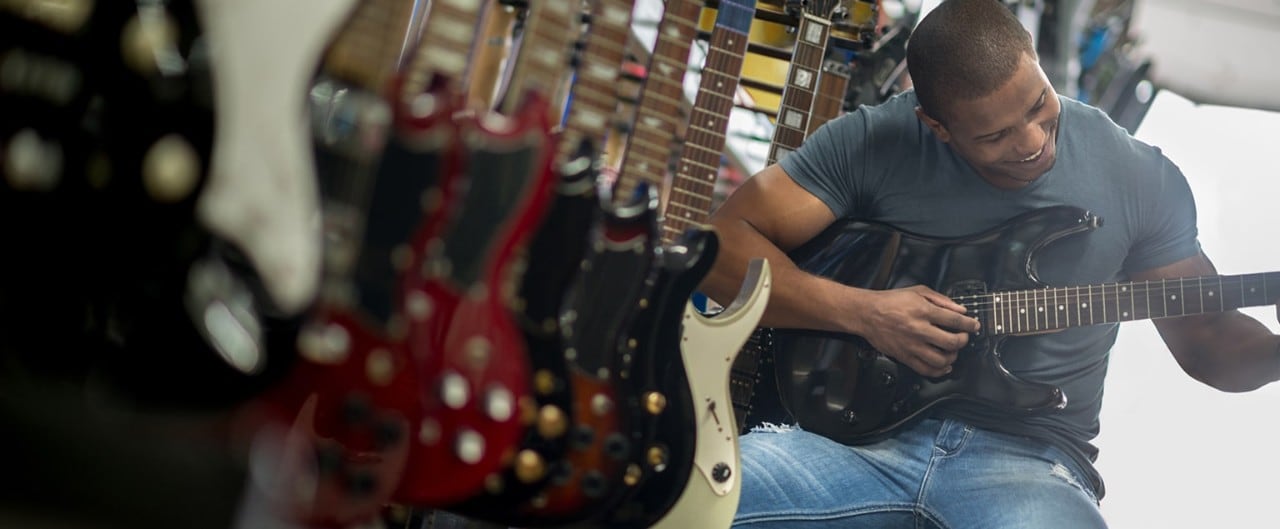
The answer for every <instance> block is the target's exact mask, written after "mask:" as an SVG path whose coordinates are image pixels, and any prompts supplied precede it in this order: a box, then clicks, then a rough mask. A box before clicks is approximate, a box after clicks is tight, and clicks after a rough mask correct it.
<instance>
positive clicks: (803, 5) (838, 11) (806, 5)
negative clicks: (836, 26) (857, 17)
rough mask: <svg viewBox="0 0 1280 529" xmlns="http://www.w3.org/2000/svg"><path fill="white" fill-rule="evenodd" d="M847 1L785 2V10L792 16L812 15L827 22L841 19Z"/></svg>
mask: <svg viewBox="0 0 1280 529" xmlns="http://www.w3.org/2000/svg"><path fill="white" fill-rule="evenodd" d="M847 1H848V0H786V10H787V12H788V13H791V14H792V15H794V16H802V15H812V16H815V17H819V18H824V19H827V20H833V21H834V20H837V19H840V18H843V17H844V16H846V15H847V13H848V6H846V5H845V4H846V2H847Z"/></svg>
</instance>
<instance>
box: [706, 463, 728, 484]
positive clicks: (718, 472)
mask: <svg viewBox="0 0 1280 529" xmlns="http://www.w3.org/2000/svg"><path fill="white" fill-rule="evenodd" d="M732 476H733V469H731V468H729V465H727V464H725V463H716V466H714V467H712V468H711V479H714V480H715V481H716V483H724V482H726V481H729V478H730V477H732Z"/></svg>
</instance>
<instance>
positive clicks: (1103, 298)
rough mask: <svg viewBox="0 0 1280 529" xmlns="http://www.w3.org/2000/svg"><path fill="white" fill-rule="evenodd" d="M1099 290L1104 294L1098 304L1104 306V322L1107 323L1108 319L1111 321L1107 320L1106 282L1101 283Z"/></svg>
mask: <svg viewBox="0 0 1280 529" xmlns="http://www.w3.org/2000/svg"><path fill="white" fill-rule="evenodd" d="M1098 290H1099V292H1100V293H1101V294H1102V299H1101V300H1099V301H1098V303H1097V304H1098V305H1101V306H1102V322H1103V323H1106V322H1107V321H1109V320H1107V285H1106V283H1103V284H1101V285H1099V286H1098Z"/></svg>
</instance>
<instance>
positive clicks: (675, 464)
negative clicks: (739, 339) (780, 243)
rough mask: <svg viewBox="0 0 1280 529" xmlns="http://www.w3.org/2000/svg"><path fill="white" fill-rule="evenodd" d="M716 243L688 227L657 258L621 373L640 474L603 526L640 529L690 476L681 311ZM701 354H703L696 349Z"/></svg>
mask: <svg viewBox="0 0 1280 529" xmlns="http://www.w3.org/2000/svg"><path fill="white" fill-rule="evenodd" d="M719 248H720V246H719V239H718V238H717V237H716V235H715V233H714V232H712V231H706V230H691V231H689V232H687V233H686V235H685V237H683V238H682V240H680V241H678V243H677V244H676V245H674V246H667V247H664V248H663V251H662V252H661V253H659V254H658V257H659V258H658V263H657V268H656V271H657V274H656V275H655V276H654V279H653V287H652V290H651V291H650V295H649V297H648V300H649V303H648V304H647V306H646V307H645V308H644V309H643V310H642V311H641V312H640V314H639V317H638V318H637V319H636V321H635V323H634V324H633V326H632V329H633V332H632V336H633V337H634V338H635V339H636V347H635V348H634V350H633V352H632V360H631V369H630V370H629V371H628V373H629V375H630V378H631V380H632V383H633V384H635V386H634V388H635V390H636V391H635V393H633V394H632V395H631V397H632V398H633V399H635V401H634V403H628V404H627V406H634V407H636V408H638V409H640V410H642V411H643V414H642V417H643V420H642V422H641V426H642V427H641V428H636V429H633V431H634V432H635V433H636V434H639V435H638V436H635V435H634V434H633V436H634V438H635V440H636V441H637V442H635V443H634V444H633V445H632V455H631V461H632V463H633V464H634V465H635V467H636V468H639V469H640V470H641V471H642V474H641V475H640V477H639V480H638V483H637V485H636V486H635V488H634V489H633V490H629V491H626V497H625V499H624V500H623V501H622V503H621V504H619V505H618V506H617V507H616V508H615V509H614V510H613V512H612V513H611V514H610V516H609V518H608V521H607V523H606V526H607V527H637V528H642V527H648V526H650V525H653V522H654V521H655V520H657V519H658V518H659V517H661V516H662V515H664V514H666V513H667V511H668V510H669V509H670V508H671V506H672V505H673V504H675V502H676V500H677V499H678V498H679V497H680V494H681V493H682V492H683V490H684V486H685V484H686V483H687V482H688V477H689V475H690V474H692V473H693V463H694V453H695V451H696V445H697V432H696V426H697V421H696V417H695V412H694V410H695V403H694V401H693V394H692V392H691V391H690V388H689V385H690V379H689V377H688V376H687V375H686V373H685V369H684V362H683V361H682V360H681V342H682V339H681V335H682V327H683V326H682V323H683V320H684V316H685V308H686V306H687V305H688V304H689V298H690V296H692V295H693V292H694V291H695V290H697V288H698V284H699V283H701V282H702V278H703V277H705V276H706V275H707V272H709V271H710V269H711V265H712V263H714V262H715V258H716V254H717V253H718V251H719ZM704 352H707V353H709V352H710V351H704Z"/></svg>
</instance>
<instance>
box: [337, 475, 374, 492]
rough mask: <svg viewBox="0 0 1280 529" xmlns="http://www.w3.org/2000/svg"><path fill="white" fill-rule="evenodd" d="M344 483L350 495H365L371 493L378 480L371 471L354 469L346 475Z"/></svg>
mask: <svg viewBox="0 0 1280 529" xmlns="http://www.w3.org/2000/svg"><path fill="white" fill-rule="evenodd" d="M344 484H345V485H346V488H347V491H348V492H350V493H351V495H352V496H356V497H367V496H369V495H370V494H373V491H374V489H376V488H377V484H378V481H377V479H376V478H375V477H374V476H373V473H372V472H368V471H355V472H352V473H351V474H349V475H348V476H347V479H346V480H344Z"/></svg>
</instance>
